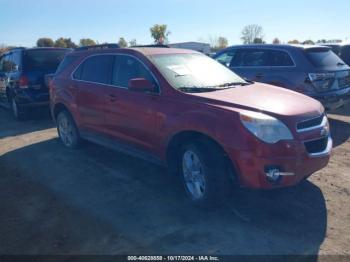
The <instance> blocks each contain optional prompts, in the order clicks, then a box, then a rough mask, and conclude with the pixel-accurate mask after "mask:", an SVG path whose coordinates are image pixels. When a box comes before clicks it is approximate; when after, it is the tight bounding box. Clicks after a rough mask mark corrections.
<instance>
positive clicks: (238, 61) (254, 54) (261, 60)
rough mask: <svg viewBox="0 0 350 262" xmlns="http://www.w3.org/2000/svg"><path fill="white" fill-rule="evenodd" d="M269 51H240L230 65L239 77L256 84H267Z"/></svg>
mask: <svg viewBox="0 0 350 262" xmlns="http://www.w3.org/2000/svg"><path fill="white" fill-rule="evenodd" d="M268 59H269V53H268V50H264V49H258V48H254V49H252V48H249V49H248V48H242V49H238V50H237V53H236V54H235V56H234V58H233V59H232V61H231V63H230V66H229V67H230V69H231V70H233V71H234V72H236V73H237V74H238V75H240V76H242V77H245V78H247V79H248V80H251V81H255V82H266V77H267V76H268V74H269V70H270V67H269V64H268V62H269V61H268Z"/></svg>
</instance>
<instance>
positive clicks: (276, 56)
mask: <svg viewBox="0 0 350 262" xmlns="http://www.w3.org/2000/svg"><path fill="white" fill-rule="evenodd" d="M269 64H270V65H271V66H294V62H293V60H292V58H291V57H290V55H289V54H288V53H287V52H285V51H278V50H270V63H269Z"/></svg>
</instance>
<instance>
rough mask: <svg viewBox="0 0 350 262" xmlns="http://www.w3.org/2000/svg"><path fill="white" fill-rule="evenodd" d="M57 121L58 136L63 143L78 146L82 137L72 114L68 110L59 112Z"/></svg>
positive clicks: (70, 146) (73, 146)
mask: <svg viewBox="0 0 350 262" xmlns="http://www.w3.org/2000/svg"><path fill="white" fill-rule="evenodd" d="M56 122H57V132H58V136H59V138H60V140H61V142H62V143H63V145H65V146H66V147H68V148H72V149H75V148H78V147H79V145H80V140H81V139H80V135H79V130H78V128H77V126H76V124H75V122H74V120H73V117H72V116H71V114H70V113H69V112H68V111H66V110H63V111H61V112H59V113H58V115H57V121H56Z"/></svg>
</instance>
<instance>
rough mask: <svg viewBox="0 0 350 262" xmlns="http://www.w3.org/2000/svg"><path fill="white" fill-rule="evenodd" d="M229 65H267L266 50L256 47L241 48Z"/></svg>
mask: <svg viewBox="0 0 350 262" xmlns="http://www.w3.org/2000/svg"><path fill="white" fill-rule="evenodd" d="M231 66H268V52H267V51H266V50H257V49H241V50H239V51H238V52H237V55H236V56H235V59H234V60H233V61H232V63H231Z"/></svg>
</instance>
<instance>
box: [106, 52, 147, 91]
mask: <svg viewBox="0 0 350 262" xmlns="http://www.w3.org/2000/svg"><path fill="white" fill-rule="evenodd" d="M133 78H145V79H147V80H149V81H151V82H152V83H154V79H153V77H152V75H151V74H150V72H149V71H148V70H147V69H146V68H145V66H144V65H142V64H141V63H140V61H138V60H137V59H135V58H133V57H131V56H121V55H118V56H116V65H115V66H114V72H113V82H112V83H113V85H116V86H120V87H128V86H129V80H130V79H133Z"/></svg>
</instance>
